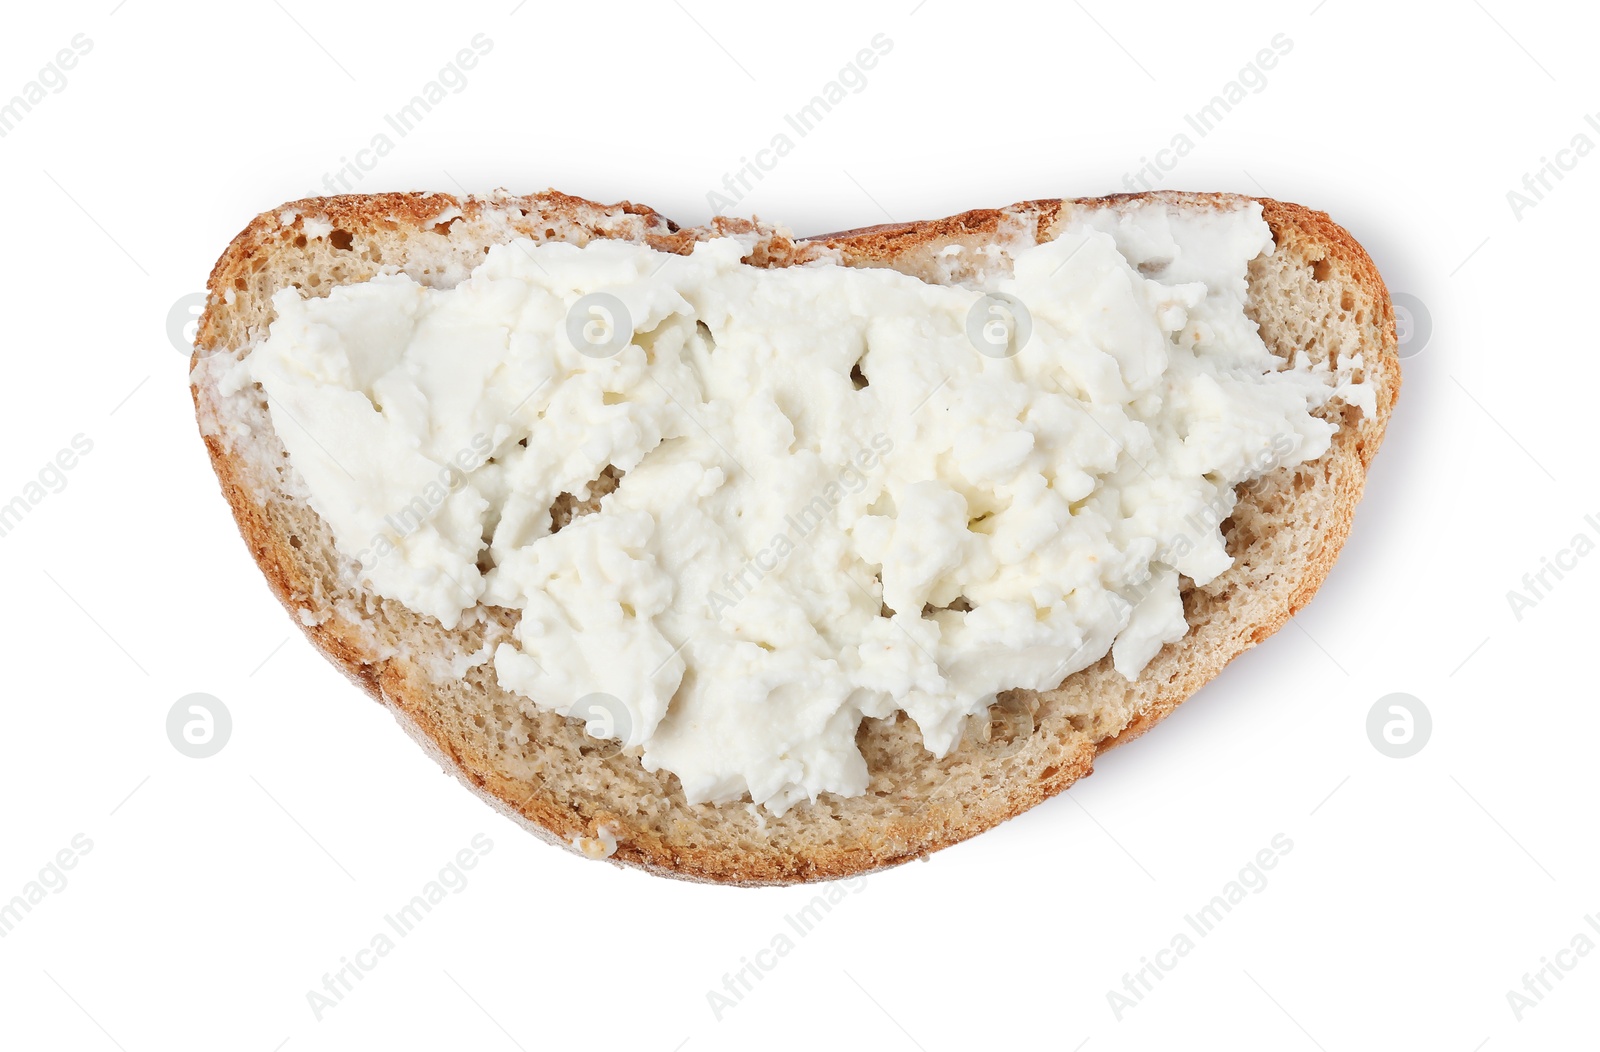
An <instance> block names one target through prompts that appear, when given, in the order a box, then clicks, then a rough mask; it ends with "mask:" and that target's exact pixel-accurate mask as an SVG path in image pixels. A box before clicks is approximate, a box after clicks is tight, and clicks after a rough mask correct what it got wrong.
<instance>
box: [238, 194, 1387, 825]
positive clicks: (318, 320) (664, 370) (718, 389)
mask: <svg viewBox="0 0 1600 1052" xmlns="http://www.w3.org/2000/svg"><path fill="white" fill-rule="evenodd" d="M1272 247H1273V246H1272V237H1271V232H1270V230H1269V228H1268V227H1267V224H1266V223H1265V221H1264V220H1263V219H1262V216H1261V212H1260V208H1259V206H1256V205H1250V206H1248V207H1243V208H1239V209H1237V210H1232V211H1225V212H1195V213H1186V212H1185V213H1180V212H1177V211H1173V210H1169V209H1168V208H1167V207H1166V206H1164V205H1160V204H1151V205H1145V206H1141V207H1136V208H1123V209H1112V208H1105V209H1096V210H1085V211H1080V212H1078V213H1077V214H1076V215H1074V216H1073V217H1072V218H1071V219H1070V221H1069V222H1068V223H1067V224H1066V225H1065V227H1064V229H1063V230H1062V232H1061V233H1060V235H1059V236H1058V237H1057V238H1056V239H1055V240H1054V241H1051V242H1049V243H1047V244H1043V245H1038V246H1031V245H1030V246H1028V247H1025V248H1021V249H1019V250H1018V251H1017V252H1015V254H1014V272H1013V274H1012V275H1011V276H1008V277H995V278H993V279H990V280H988V281H986V282H985V283H984V285H983V287H960V286H941V285H931V284H927V283H924V282H922V281H919V280H917V279H915V278H912V277H909V276H905V275H902V274H899V273H896V272H894V271H891V270H887V269H857V268H848V267H843V266H840V265H837V264H835V263H832V262H819V263H814V264H808V265H803V266H796V267H789V268H783V269H771V270H768V269H759V268H756V267H752V266H749V265H746V264H744V263H742V262H741V257H744V256H746V255H747V254H748V253H749V251H750V248H751V245H750V243H749V242H748V241H747V240H745V239H742V238H723V239H718V240H712V241H707V242H704V243H700V244H697V245H696V246H695V248H694V251H693V252H692V253H691V254H689V255H686V256H674V255H670V254H664V253H661V252H657V251H654V250H652V249H649V248H646V247H643V246H639V245H634V244H626V243H622V242H618V241H610V240H596V241H594V242H592V243H590V244H589V245H587V246H584V247H582V248H579V247H576V246H573V245H568V244H562V243H554V244H535V243H533V242H531V241H519V242H514V243H510V244H503V245H496V246H494V247H492V248H490V249H489V251H488V253H487V254H486V255H485V256H484V258H483V262H482V263H481V265H479V266H478V267H477V269H476V270H474V271H473V273H472V275H471V276H470V277H469V278H468V279H467V280H465V281H463V282H461V283H460V284H459V285H457V286H456V287H454V288H450V289H435V288H428V287H425V286H423V285H420V284H418V283H417V282H415V281H413V280H412V279H411V278H409V277H407V276H405V275H403V274H400V273H385V274H381V275H379V276H377V277H374V278H373V279H371V280H370V281H367V282H364V283H360V284H355V285H348V286H343V287H339V288H335V289H333V290H332V292H331V293H330V294H329V295H327V296H326V297H322V298H314V297H308V296H304V295H302V294H301V293H300V292H299V291H298V290H295V289H286V290H284V291H282V292H280V293H278V294H277V296H276V297H275V298H274V301H273V305H274V307H275V309H276V313H277V317H276V320H275V321H274V322H273V323H272V325H271V327H270V330H269V333H268V335H267V336H266V338H265V339H264V340H263V341H261V342H260V343H259V344H258V345H257V346H256V347H255V348H254V349H253V350H252V351H251V352H250V353H249V354H248V355H247V356H246V357H244V358H243V359H242V361H241V364H240V366H239V367H237V369H236V370H235V372H234V374H233V375H232V376H231V377H230V378H229V384H230V385H231V387H232V388H233V389H237V388H238V387H241V386H243V385H245V384H248V383H250V382H251V381H255V382H259V383H260V384H261V385H262V387H263V389H264V391H265V393H266V397H267V401H268V406H269V408H270V412H271V416H272V422H273V427H274V428H275V430H276V431H277V434H278V435H279V437H280V438H281V439H282V441H283V443H284V446H285V448H286V449H287V450H288V452H289V457H290V462H291V463H292V465H293V466H294V468H295V470H296V471H298V473H299V474H300V476H301V477H302V478H303V480H304V482H305V483H306V487H307V489H308V491H309V500H310V503H311V506H312V507H313V508H314V509H315V510H316V511H317V513H318V514H319V515H321V516H322V518H323V519H324V520H325V521H326V522H327V523H328V524H329V526H330V527H331V529H332V532H333V535H334V538H335V541H336V544H337V547H338V549H339V550H340V551H341V552H342V553H344V554H345V555H346V556H348V557H349V558H351V559H352V560H353V561H354V562H355V563H357V564H358V565H359V572H360V575H361V577H362V580H363V582H364V583H365V584H366V585H367V586H368V587H370V588H371V589H373V590H375V591H376V592H378V593H379V594H381V595H383V596H385V597H388V598H390V599H393V600H397V601H399V602H400V603H403V604H404V605H405V606H406V607H408V608H410V609H411V610H413V611H415V612H417V613H419V614H424V615H427V616H430V617H433V618H437V619H438V621H439V622H440V623H441V624H443V625H444V626H446V627H453V626H455V625H456V624H457V623H458V622H459V621H460V619H461V618H462V616H463V614H464V613H465V612H466V611H468V610H470V609H472V608H473V607H475V606H476V605H478V604H489V605H497V606H503V607H511V608H515V609H517V610H519V611H521V620H520V623H519V624H518V626H517V628H516V631H515V640H514V642H505V643H502V644H500V645H499V646H498V647H497V648H496V649H495V650H494V653H493V654H492V657H491V656H490V655H481V656H480V657H479V660H484V659H488V660H492V664H493V670H494V674H495V675H496V676H497V677H498V681H499V683H500V684H501V686H502V687H504V688H505V689H507V690H509V691H512V692H515V693H516V694H517V695H519V696H521V697H522V698H523V699H525V701H524V703H523V704H524V705H525V707H527V708H528V710H529V711H532V710H533V707H535V706H537V707H540V708H545V709H554V710H557V711H560V712H563V713H567V714H569V715H573V716H577V717H579V718H581V719H583V720H584V721H585V725H586V728H587V730H588V733H590V734H591V735H594V736H596V737H597V738H605V739H610V740H614V741H615V742H616V743H617V747H619V748H635V747H637V748H639V749H640V750H641V752H640V757H641V760H642V762H643V763H644V765H645V766H646V767H647V768H649V769H651V770H658V769H665V770H667V771H670V772H671V773H673V774H674V775H676V776H677V777H678V779H679V780H680V781H681V783H682V786H683V791H684V793H685V795H686V796H687V798H688V799H689V801H690V802H702V801H712V802H718V803H722V802H729V801H734V800H738V799H740V798H742V797H743V796H744V794H747V793H748V794H749V796H750V799H751V800H753V801H754V802H755V803H757V804H760V805H764V806H766V807H768V808H770V809H772V810H774V811H780V812H781V811H782V810H783V809H785V808H787V807H789V806H791V805H792V804H794V803H795V802H797V801H800V800H805V799H808V798H810V799H814V798H816V796H817V795H818V794H820V793H824V792H831V793H838V794H843V795H854V794H859V793H862V792H864V791H865V790H866V787H867V767H866V763H865V761H864V760H863V758H862V756H861V753H860V751H859V750H858V749H857V747H856V744H855V737H856V732H857V729H858V727H859V725H860V723H861V721H862V719H863V718H864V717H877V718H886V717H890V716H892V715H894V713H895V712H896V711H898V710H903V711H904V712H906V713H907V714H908V715H909V716H910V717H911V718H912V719H914V720H915V721H916V723H917V725H918V727H919V729H920V730H921V733H922V738H923V741H924V743H925V744H926V746H927V748H928V749H929V750H931V751H932V752H933V753H935V754H936V755H943V754H944V753H946V752H947V751H948V750H950V749H951V748H952V747H954V746H955V744H956V743H957V742H958V740H959V738H960V734H961V730H962V726H963V722H964V720H965V718H966V717H967V716H968V715H969V714H972V713H979V712H982V711H984V710H985V709H986V708H987V707H988V706H989V705H990V704H991V703H992V702H993V700H994V698H995V696H996V694H997V693H998V692H1000V691H1004V690H1007V689H1009V688H1015V687H1025V688H1031V689H1036V690H1045V689H1050V688H1053V687H1055V686H1056V685H1058V684H1059V683H1060V682H1061V681H1062V679H1063V678H1064V677H1066V676H1068V675H1070V674H1071V673H1073V672H1075V671H1077V670H1079V669H1081V668H1084V667H1085V666H1088V665H1090V664H1093V663H1094V662H1096V661H1098V660H1099V659H1100V658H1101V657H1103V656H1104V655H1105V654H1106V653H1107V652H1108V651H1109V652H1110V653H1111V654H1112V657H1113V661H1114V664H1115V667H1116V669H1117V671H1118V672H1119V673H1121V674H1122V675H1123V676H1126V677H1129V678H1132V677H1134V676H1136V675H1137V674H1138V673H1139V671H1140V669H1142V668H1143V667H1144V666H1145V664H1146V663H1147V662H1148V661H1149V660H1150V659H1151V658H1152V657H1153V656H1154V655H1155V654H1156V653H1157V651H1159V650H1160V648H1161V647H1162V646H1163V645H1164V644H1166V643H1169V642H1172V641H1174V640H1176V639H1178V638H1180V637H1181V636H1182V635H1183V634H1184V632H1185V631H1186V629H1187V625H1186V624H1185V621H1184V616H1183V607H1182V603H1181V602H1180V599H1179V577H1180V575H1183V576H1187V577H1189V578H1191V579H1192V580H1194V581H1195V582H1197V583H1205V582H1207V581H1209V580H1211V579H1212V578H1213V577H1214V576H1216V575H1217V574H1218V573H1220V572H1222V571H1223V570H1224V569H1226V568H1227V567H1228V566H1229V564H1230V559H1229V557H1228V555H1227V553H1226V551H1225V550H1224V546H1223V539H1222V535H1221V532H1220V529H1219V524H1220V523H1221V522H1222V521H1223V520H1224V519H1225V518H1226V517H1227V516H1228V514H1229V513H1230V512H1231V510H1232V508H1233V504H1234V500H1235V496H1234V488H1235V487H1236V486H1237V485H1238V484H1240V483H1241V482H1245V481H1247V480H1250V479H1252V478H1255V477H1257V476H1259V475H1261V474H1264V473H1266V472H1267V471H1270V470H1272V469H1274V468H1276V467H1279V466H1281V465H1286V464H1296V463H1300V462H1304V461H1308V460H1313V459H1315V458H1317V457H1320V456H1321V455H1322V454H1323V453H1324V452H1326V450H1327V449H1328V445H1329V441H1330V438H1331V436H1332V435H1333V433H1334V430H1335V425H1334V424H1333V423H1330V422H1328V421H1326V420H1324V419H1322V418H1320V417H1318V416H1315V415H1313V411H1314V410H1316V409H1317V408H1319V407H1320V406H1322V405H1323V404H1324V403H1326V402H1328V401H1329V399H1331V398H1334V397H1341V398H1343V399H1344V400H1346V401H1347V402H1350V403H1351V404H1356V405H1362V406H1364V407H1365V408H1366V409H1367V411H1368V412H1371V400H1372V392H1371V390H1370V388H1368V387H1367V386H1366V385H1364V384H1361V383H1358V382H1354V381H1352V380H1351V373H1352V371H1353V370H1354V369H1357V368H1359V367H1360V364H1361V363H1360V360H1359V358H1355V359H1350V360H1343V361H1340V362H1337V363H1334V366H1333V367H1332V368H1330V367H1328V366H1327V365H1322V366H1318V367H1313V366H1311V365H1310V364H1309V362H1308V361H1306V360H1305V356H1303V355H1302V356H1300V358H1299V360H1297V361H1296V362H1295V363H1294V364H1293V365H1292V366H1290V365H1287V364H1285V363H1284V362H1283V361H1282V360H1281V359H1279V358H1277V357H1275V356H1274V355H1273V354H1272V353H1270V352H1269V351H1268V350H1267V348H1266V347H1265V345H1264V344H1263V343H1262V341H1261V339H1260V336H1259V335H1258V333H1257V329H1256V326H1255V324H1254V323H1253V322H1252V321H1250V319H1249V318H1248V317H1247V316H1246V314H1245V310H1244V305H1245V297H1246V267H1247V265H1248V263H1249V261H1250V260H1251V259H1253V258H1254V257H1256V256H1257V255H1259V254H1261V253H1270V252H1271V251H1272ZM602 478H604V479H605V482H604V484H603V485H604V486H610V485H611V484H612V483H613V482H615V480H617V479H619V478H620V482H619V483H617V484H616V485H615V488H614V489H611V490H610V491H609V492H605V494H604V495H603V496H602V497H601V498H600V502H599V510H598V511H596V512H594V513H591V514H581V515H577V516H575V517H573V518H572V519H571V521H570V522H567V523H566V524H565V525H564V526H563V527H561V528H560V529H556V528H555V524H554V522H553V519H552V505H554V504H556V503H557V501H558V498H560V497H561V495H563V494H567V495H570V498H569V499H568V501H567V503H568V504H569V505H570V504H571V503H572V502H573V501H580V502H581V501H586V500H589V499H590V498H591V497H593V496H596V495H598V494H599V493H600V492H601V489H602V482H601V480H602Z"/></svg>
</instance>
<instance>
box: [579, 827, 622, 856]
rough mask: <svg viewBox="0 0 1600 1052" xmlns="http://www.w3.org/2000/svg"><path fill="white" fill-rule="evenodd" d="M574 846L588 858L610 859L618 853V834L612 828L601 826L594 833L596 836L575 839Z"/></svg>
mask: <svg viewBox="0 0 1600 1052" xmlns="http://www.w3.org/2000/svg"><path fill="white" fill-rule="evenodd" d="M572 846H573V847H575V848H577V849H578V850H579V851H581V852H583V854H584V856H585V857H586V858H596V859H598V858H610V857H611V856H612V855H614V854H616V853H617V832H616V830H615V829H613V828H611V827H610V826H601V827H600V828H598V829H596V830H595V831H594V836H575V837H573V838H572Z"/></svg>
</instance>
